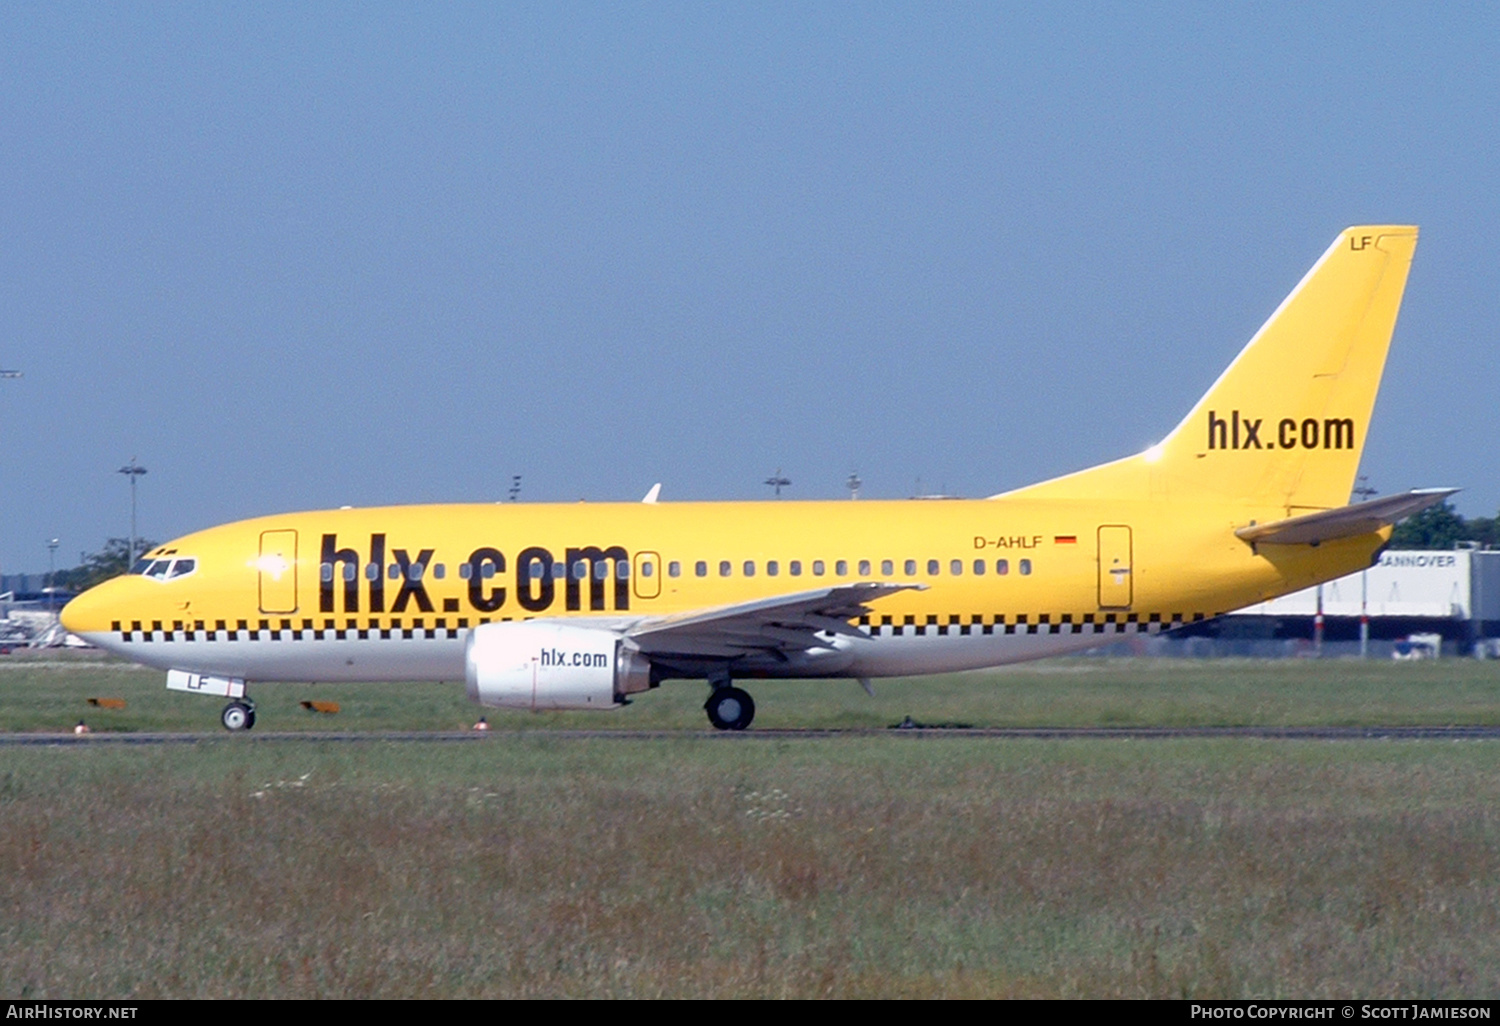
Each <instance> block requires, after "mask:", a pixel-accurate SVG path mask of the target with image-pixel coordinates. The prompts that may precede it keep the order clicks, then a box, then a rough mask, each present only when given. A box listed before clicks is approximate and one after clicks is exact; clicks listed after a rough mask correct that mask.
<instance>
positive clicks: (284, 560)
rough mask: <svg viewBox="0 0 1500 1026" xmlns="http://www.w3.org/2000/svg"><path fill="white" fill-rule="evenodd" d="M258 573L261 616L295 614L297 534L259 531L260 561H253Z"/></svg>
mask: <svg viewBox="0 0 1500 1026" xmlns="http://www.w3.org/2000/svg"><path fill="white" fill-rule="evenodd" d="M255 566H256V569H257V570H258V571H259V573H260V611H261V612H262V613H295V612H296V611H297V532H296V531H262V532H261V533H260V559H258V560H256V561H255Z"/></svg>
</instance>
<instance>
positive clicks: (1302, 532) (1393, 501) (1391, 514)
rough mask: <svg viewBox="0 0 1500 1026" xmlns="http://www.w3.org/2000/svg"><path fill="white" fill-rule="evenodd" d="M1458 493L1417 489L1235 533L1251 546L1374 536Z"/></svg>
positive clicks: (1252, 526) (1256, 525)
mask: <svg viewBox="0 0 1500 1026" xmlns="http://www.w3.org/2000/svg"><path fill="white" fill-rule="evenodd" d="M1457 491H1458V489H1457V488H1418V489H1416V490H1415V491H1410V492H1405V493H1403V494H1401V495H1387V496H1386V497H1385V498H1383V499H1371V500H1370V501H1369V502H1359V503H1355V504H1354V505H1353V506H1343V507H1341V508H1339V509H1325V510H1321V511H1319V512H1317V513H1309V514H1307V515H1306V516H1300V517H1292V518H1291V519H1289V520H1277V521H1275V522H1274V523H1270V524H1251V525H1249V526H1247V527H1241V528H1240V529H1239V530H1237V531H1235V532H1234V533H1235V536H1236V537H1238V538H1240V539H1241V540H1243V541H1247V542H1249V543H1250V544H1251V545H1317V544H1318V543H1320V542H1325V541H1333V540H1335V539H1337V538H1354V537H1357V536H1358V535H1361V534H1373V533H1374V532H1376V531H1378V530H1380V529H1381V528H1382V527H1388V526H1390V525H1391V524H1394V523H1395V522H1396V521H1398V520H1404V519H1405V518H1406V517H1409V516H1411V515H1412V514H1413V513H1420V512H1422V510H1424V509H1426V508H1427V507H1429V506H1436V505H1437V504H1438V503H1440V502H1442V501H1443V500H1444V499H1446V498H1447V497H1448V496H1450V495H1452V494H1453V493H1455V492H1457Z"/></svg>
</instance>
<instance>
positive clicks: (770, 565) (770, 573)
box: [766, 559, 781, 577]
mask: <svg viewBox="0 0 1500 1026" xmlns="http://www.w3.org/2000/svg"><path fill="white" fill-rule="evenodd" d="M780 572H781V564H780V563H778V562H776V560H774V559H768V560H766V576H767V577H775V576H776V575H777V574H779V573H780Z"/></svg>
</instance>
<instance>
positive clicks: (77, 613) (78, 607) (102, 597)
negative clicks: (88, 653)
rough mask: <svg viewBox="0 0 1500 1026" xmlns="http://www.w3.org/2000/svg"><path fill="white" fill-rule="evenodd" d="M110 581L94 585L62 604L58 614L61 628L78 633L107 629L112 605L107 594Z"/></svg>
mask: <svg viewBox="0 0 1500 1026" xmlns="http://www.w3.org/2000/svg"><path fill="white" fill-rule="evenodd" d="M112 583H113V582H112V581H106V582H105V583H104V584H99V585H95V586H94V587H92V588H90V589H89V590H88V591H86V592H84V593H83V594H82V595H79V596H78V597H77V598H75V599H73V600H72V601H71V602H69V603H68V604H67V605H65V606H63V608H62V612H61V613H59V614H58V619H60V620H61V621H62V625H63V629H64V630H66V631H68V632H69V633H71V634H78V635H83V634H88V633H93V632H97V631H105V630H109V625H110V611H111V609H112V608H113V606H114V603H113V602H111V601H110V596H109V591H110V587H109V586H110V584H112Z"/></svg>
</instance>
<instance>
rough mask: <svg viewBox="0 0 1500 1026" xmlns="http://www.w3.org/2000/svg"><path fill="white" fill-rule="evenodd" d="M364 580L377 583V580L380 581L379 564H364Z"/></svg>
mask: <svg viewBox="0 0 1500 1026" xmlns="http://www.w3.org/2000/svg"><path fill="white" fill-rule="evenodd" d="M365 580H367V581H378V580H380V564H379V563H366V564H365Z"/></svg>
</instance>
